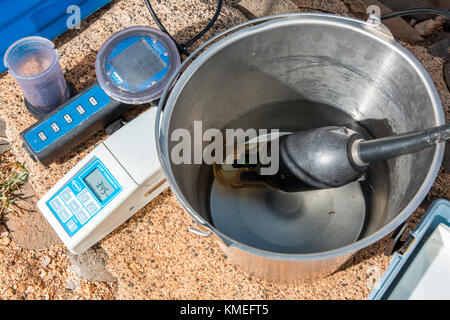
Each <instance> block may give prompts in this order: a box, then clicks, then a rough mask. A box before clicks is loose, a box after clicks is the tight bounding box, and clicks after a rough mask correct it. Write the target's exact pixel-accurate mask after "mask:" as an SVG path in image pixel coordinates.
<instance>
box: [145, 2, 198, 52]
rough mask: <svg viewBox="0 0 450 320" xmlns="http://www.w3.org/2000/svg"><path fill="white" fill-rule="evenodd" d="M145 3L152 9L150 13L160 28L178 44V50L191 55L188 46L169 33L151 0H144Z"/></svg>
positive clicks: (149, 9)
mask: <svg viewBox="0 0 450 320" xmlns="http://www.w3.org/2000/svg"><path fill="white" fill-rule="evenodd" d="M144 2H145V4H146V5H147V8H148V11H150V14H151V15H152V18H153V20H155V23H156V25H157V26H158V28H159V29H161V31H162V32H164V33H165V34H167V35H168V36H169V37H170V39H172V41H173V42H174V43H175V45H176V46H177V48H178V50H179V51H180V52H181V53H183V54H185V55H186V56H189V55H190V53H189V52H188V51H187V50H186V48H184V47H183V45H182V44H181V43H179V42H178V41H176V40H175V39H174V38H173V37H172V35H171V34H170V33H169V31H167V29H166V28H165V27H164V25H163V24H162V23H161V20H159V18H158V16H157V15H156V12H155V10H153V7H152V5H151V3H150V1H149V0H144Z"/></svg>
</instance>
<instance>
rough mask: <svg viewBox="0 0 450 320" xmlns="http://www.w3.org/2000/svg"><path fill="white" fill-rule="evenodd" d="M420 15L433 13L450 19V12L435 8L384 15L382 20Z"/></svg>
mask: <svg viewBox="0 0 450 320" xmlns="http://www.w3.org/2000/svg"><path fill="white" fill-rule="evenodd" d="M418 13H432V14H436V15H441V16H444V17H447V18H449V19H450V12H448V11H445V10H441V9H435V8H416V9H410V10H402V11H397V12H391V13H386V14H383V15H382V16H381V20H385V19H391V18H395V17H402V16H410V15H413V14H418Z"/></svg>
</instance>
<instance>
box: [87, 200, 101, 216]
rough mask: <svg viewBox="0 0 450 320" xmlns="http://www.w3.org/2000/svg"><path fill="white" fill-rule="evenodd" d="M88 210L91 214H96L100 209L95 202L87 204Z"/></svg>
mask: <svg viewBox="0 0 450 320" xmlns="http://www.w3.org/2000/svg"><path fill="white" fill-rule="evenodd" d="M86 209H88V211H89V213H90V214H92V215H93V214H95V213H96V212H97V211H98V210H99V209H100V207H99V206H98V205H97V204H96V203H95V202H89V203H87V204H86Z"/></svg>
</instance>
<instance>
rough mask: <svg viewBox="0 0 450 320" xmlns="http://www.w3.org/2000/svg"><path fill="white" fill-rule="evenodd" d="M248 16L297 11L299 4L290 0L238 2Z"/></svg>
mask: <svg viewBox="0 0 450 320" xmlns="http://www.w3.org/2000/svg"><path fill="white" fill-rule="evenodd" d="M236 8H238V9H239V10H241V11H242V12H243V13H244V14H245V15H246V17H247V18H249V19H254V18H256V17H263V16H270V15H274V14H281V13H290V12H297V9H298V8H297V6H296V5H295V4H293V3H292V2H291V1H289V0H242V1H239V3H237V4H236Z"/></svg>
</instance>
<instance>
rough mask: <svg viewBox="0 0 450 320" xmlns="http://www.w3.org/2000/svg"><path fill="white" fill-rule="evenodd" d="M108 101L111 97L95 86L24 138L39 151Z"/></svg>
mask: <svg viewBox="0 0 450 320" xmlns="http://www.w3.org/2000/svg"><path fill="white" fill-rule="evenodd" d="M93 101H95V103H93ZM110 102H111V99H110V98H109V97H108V96H107V95H106V93H105V92H104V91H103V90H102V89H101V88H100V86H95V87H93V88H91V89H90V90H89V91H87V92H86V93H84V94H83V95H81V96H80V97H78V98H77V99H75V100H74V101H72V102H71V103H69V104H68V105H67V106H65V107H64V108H62V109H61V110H59V111H58V112H56V113H55V114H53V115H51V116H50V117H49V118H48V119H46V120H45V121H44V122H42V123H40V124H39V125H37V126H36V127H34V128H33V129H32V130H30V131H28V132H27V133H26V134H25V136H24V138H25V140H27V142H28V144H29V145H30V147H31V148H32V149H33V150H34V151H35V152H40V151H42V150H44V149H45V148H47V147H48V146H50V145H51V144H53V143H54V142H55V141H57V140H58V139H60V138H62V137H63V136H64V135H66V134H68V133H69V132H70V131H72V130H73V129H74V128H76V127H77V126H79V125H80V124H82V123H83V122H84V121H86V120H87V119H88V118H89V117H91V116H92V115H94V114H95V113H97V112H98V111H99V110H101V109H102V108H103V107H105V106H107V105H108V104H109V103H110Z"/></svg>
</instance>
